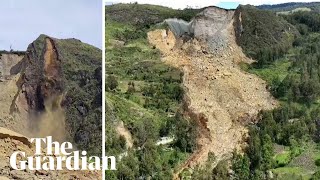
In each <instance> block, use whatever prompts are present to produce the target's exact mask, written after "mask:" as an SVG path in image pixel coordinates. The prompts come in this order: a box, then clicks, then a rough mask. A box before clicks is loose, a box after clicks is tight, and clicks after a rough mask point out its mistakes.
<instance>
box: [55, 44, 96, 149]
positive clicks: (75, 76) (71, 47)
mask: <svg viewBox="0 0 320 180" xmlns="http://www.w3.org/2000/svg"><path fill="white" fill-rule="evenodd" d="M55 42H56V47H57V50H58V53H59V58H60V59H61V61H62V62H63V74H64V79H65V85H66V92H67V94H66V102H64V106H65V107H66V124H67V127H68V132H69V133H70V135H71V138H72V140H73V141H74V142H75V143H76V144H77V147H78V148H79V149H85V150H86V151H88V153H89V154H94V155H101V141H102V139H101V137H102V133H101V129H102V122H101V118H102V117H101V114H102V107H101V105H102V91H101V89H102V79H101V74H102V72H101V70H102V68H101V59H102V54H101V50H100V49H98V48H96V47H93V46H91V45H89V44H85V43H82V42H81V41H79V40H76V39H61V40H58V39H56V40H55Z"/></svg>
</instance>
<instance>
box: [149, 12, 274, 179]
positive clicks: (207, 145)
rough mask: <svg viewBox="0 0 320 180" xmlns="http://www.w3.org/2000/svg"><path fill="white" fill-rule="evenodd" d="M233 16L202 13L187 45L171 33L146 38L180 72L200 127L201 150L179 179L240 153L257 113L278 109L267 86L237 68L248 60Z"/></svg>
mask: <svg viewBox="0 0 320 180" xmlns="http://www.w3.org/2000/svg"><path fill="white" fill-rule="evenodd" d="M234 12H235V11H233V10H229V11H228V10H224V9H220V8H216V7H209V8H206V9H205V10H204V11H203V12H202V13H200V14H199V15H198V16H196V17H195V18H194V19H193V22H191V23H192V27H193V30H192V31H193V32H194V34H193V35H192V37H189V39H186V38H184V36H177V34H178V33H176V32H172V31H171V30H169V31H168V30H164V29H157V30H154V31H151V32H149V33H148V39H149V42H150V43H151V44H153V45H154V46H155V47H156V48H158V49H159V50H160V51H161V52H162V54H163V58H162V60H163V61H164V62H165V63H167V64H169V65H172V66H174V67H178V68H181V69H182V70H183V73H184V76H183V85H184V89H185V107H186V108H185V114H186V115H187V116H190V117H191V118H192V119H194V120H196V121H197V122H198V125H199V127H200V132H199V136H198V145H199V149H198V150H197V151H196V152H195V153H194V154H193V155H191V157H190V158H189V159H188V160H187V161H186V162H185V163H184V164H183V165H182V166H181V167H180V169H179V170H178V173H179V172H181V171H182V170H183V169H184V168H187V167H194V166H195V165H197V164H200V163H201V162H205V160H206V159H207V156H208V153H209V152H213V153H214V154H215V155H216V156H217V159H218V160H219V159H222V158H225V157H226V156H229V155H231V153H232V152H233V151H234V150H241V149H242V148H243V147H244V146H245V143H244V142H245V140H246V138H247V129H246V127H245V126H246V125H247V124H248V123H251V122H253V121H254V119H255V118H256V115H257V114H258V112H259V111H260V110H262V109H264V110H267V109H272V108H274V107H275V106H276V105H277V102H276V101H275V100H274V99H273V98H272V96H271V95H270V94H269V92H268V91H267V89H266V83H265V82H264V81H263V80H261V79H259V78H258V77H257V76H255V75H252V74H249V73H246V72H244V71H242V70H241V69H240V67H239V65H238V63H240V62H245V63H251V62H252V60H250V59H249V58H247V57H246V56H245V55H244V54H243V52H242V50H241V48H240V47H239V46H238V45H237V44H236V37H235V33H234V23H233V22H234V20H235V19H234V17H235V16H234ZM176 23H177V22H176ZM169 27H170V26H169ZM175 27H178V26H175ZM173 31H175V30H174V29H173ZM188 36H190V34H188Z"/></svg>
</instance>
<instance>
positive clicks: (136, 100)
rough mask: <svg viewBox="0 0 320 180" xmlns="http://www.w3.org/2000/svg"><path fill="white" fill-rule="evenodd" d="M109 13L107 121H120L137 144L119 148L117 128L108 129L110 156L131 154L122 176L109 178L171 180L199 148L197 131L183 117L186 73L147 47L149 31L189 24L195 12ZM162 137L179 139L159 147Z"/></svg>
mask: <svg viewBox="0 0 320 180" xmlns="http://www.w3.org/2000/svg"><path fill="white" fill-rule="evenodd" d="M106 8H107V10H106V13H107V14H106V18H107V19H106V32H107V34H106V38H107V39H106V47H107V50H106V69H107V72H106V73H107V76H106V89H107V91H108V92H107V117H110V118H109V119H107V122H106V126H107V127H115V126H116V124H117V122H119V121H122V122H123V123H124V125H125V127H126V128H127V129H128V131H129V132H130V134H131V136H132V139H133V147H132V148H131V149H128V150H127V149H126V147H125V145H120V144H119V143H118V142H119V141H126V140H123V137H122V136H119V135H118V133H117V132H116V131H115V128H107V132H106V136H107V137H108V138H107V143H106V144H107V147H106V151H107V153H109V154H116V155H119V154H121V153H124V152H127V153H128V155H127V156H124V157H123V158H122V159H121V161H120V162H119V163H118V167H119V169H118V171H115V172H108V178H109V177H114V179H137V178H139V177H144V178H152V179H171V178H172V177H171V176H172V172H173V169H174V168H175V167H176V166H177V165H179V164H180V163H182V162H183V161H184V160H185V159H186V158H187V156H188V155H189V153H192V152H193V151H194V150H195V149H196V143H195V137H196V135H197V134H196V126H195V125H194V124H193V123H194V122H193V121H190V120H188V119H185V118H184V117H183V115H182V112H180V111H181V103H182V98H183V89H182V87H181V82H182V75H183V74H182V73H181V71H180V70H178V69H176V68H173V67H170V66H168V65H166V64H164V63H163V62H161V54H160V52H159V51H158V50H157V49H155V48H154V47H153V46H151V45H150V44H149V43H148V40H147V32H148V31H149V30H151V29H152V28H153V26H156V23H159V22H162V21H163V20H164V19H166V18H169V17H179V18H183V19H186V20H190V18H191V17H193V16H194V14H195V12H196V11H195V10H191V9H186V10H181V11H180V10H173V9H169V8H165V7H160V6H151V5H139V4H130V5H129V4H118V5H113V6H107V7H106ZM123 12H125V13H123ZM161 137H175V140H174V142H172V143H170V144H166V145H159V146H158V145H156V142H157V141H158V140H160V138H161ZM121 139H122V140H121ZM121 144H122V143H121ZM124 144H126V143H124ZM111 179H112V178H111Z"/></svg>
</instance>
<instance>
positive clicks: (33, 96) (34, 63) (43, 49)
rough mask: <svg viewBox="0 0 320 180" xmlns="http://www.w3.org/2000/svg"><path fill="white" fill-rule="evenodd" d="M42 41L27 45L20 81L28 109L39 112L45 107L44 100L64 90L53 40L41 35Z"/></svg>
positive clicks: (59, 63)
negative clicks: (41, 42) (22, 74)
mask: <svg viewBox="0 0 320 180" xmlns="http://www.w3.org/2000/svg"><path fill="white" fill-rule="evenodd" d="M43 38H44V43H43V44H40V43H39V44H37V43H35V42H34V43H32V44H31V45H29V47H28V50H27V53H26V56H25V59H24V61H25V64H26V65H25V66H26V68H25V70H24V76H23V83H22V91H21V93H23V94H24V96H25V98H26V100H27V102H28V107H29V110H30V111H34V112H39V111H43V110H44V109H45V105H44V101H45V99H48V98H50V97H54V96H59V95H61V94H62V93H63V91H64V86H63V81H62V79H63V74H62V67H61V60H60V59H59V55H58V52H57V49H56V45H55V42H54V41H53V39H51V38H49V37H43Z"/></svg>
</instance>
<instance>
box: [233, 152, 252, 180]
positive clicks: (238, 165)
mask: <svg viewBox="0 0 320 180" xmlns="http://www.w3.org/2000/svg"><path fill="white" fill-rule="evenodd" d="M232 170H233V172H234V179H236V180H249V179H250V160H249V158H248V156H247V155H246V154H245V155H243V156H242V155H240V154H237V153H236V152H234V153H233V160H232Z"/></svg>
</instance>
